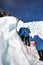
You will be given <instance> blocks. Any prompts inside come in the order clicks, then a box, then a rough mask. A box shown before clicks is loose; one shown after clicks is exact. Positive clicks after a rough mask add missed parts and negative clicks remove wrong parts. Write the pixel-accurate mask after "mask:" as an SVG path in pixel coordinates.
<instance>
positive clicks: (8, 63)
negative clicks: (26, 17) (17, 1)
mask: <svg viewBox="0 0 43 65" xmlns="http://www.w3.org/2000/svg"><path fill="white" fill-rule="evenodd" d="M17 21H18V19H17V18H15V17H13V16H11V17H9V16H7V17H2V18H0V65H43V62H42V61H39V60H38V59H39V58H38V54H37V55H36V58H35V56H34V54H33V53H32V54H33V55H31V54H30V52H29V47H28V46H25V45H24V44H23V42H22V41H21V39H20V37H19V36H18V34H17V32H16V24H17ZM35 53H37V51H36V52H35ZM39 63H40V64H39Z"/></svg>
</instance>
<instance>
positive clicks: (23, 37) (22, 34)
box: [19, 27, 30, 46]
mask: <svg viewBox="0 0 43 65" xmlns="http://www.w3.org/2000/svg"><path fill="white" fill-rule="evenodd" d="M29 33H30V30H29V29H28V28H25V27H22V28H20V30H19V35H20V37H21V40H22V41H23V42H25V45H28V46H30V41H29Z"/></svg>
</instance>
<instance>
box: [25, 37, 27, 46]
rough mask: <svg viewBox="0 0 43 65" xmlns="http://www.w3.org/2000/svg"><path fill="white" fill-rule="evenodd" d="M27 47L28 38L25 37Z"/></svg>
mask: <svg viewBox="0 0 43 65" xmlns="http://www.w3.org/2000/svg"><path fill="white" fill-rule="evenodd" d="M25 45H27V38H26V37H25Z"/></svg>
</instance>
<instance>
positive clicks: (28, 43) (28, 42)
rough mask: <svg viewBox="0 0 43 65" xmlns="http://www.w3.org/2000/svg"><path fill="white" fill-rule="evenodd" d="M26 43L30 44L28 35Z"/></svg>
mask: <svg viewBox="0 0 43 65" xmlns="http://www.w3.org/2000/svg"><path fill="white" fill-rule="evenodd" d="M27 45H28V46H30V40H29V37H27Z"/></svg>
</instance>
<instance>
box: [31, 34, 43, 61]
mask: <svg viewBox="0 0 43 65" xmlns="http://www.w3.org/2000/svg"><path fill="white" fill-rule="evenodd" d="M30 40H31V41H35V45H36V49H37V52H38V55H39V57H40V59H39V60H41V61H43V39H41V38H40V37H39V36H38V35H35V36H34V38H30Z"/></svg>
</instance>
